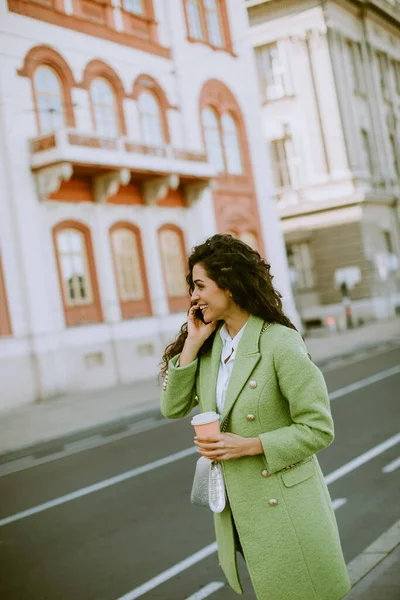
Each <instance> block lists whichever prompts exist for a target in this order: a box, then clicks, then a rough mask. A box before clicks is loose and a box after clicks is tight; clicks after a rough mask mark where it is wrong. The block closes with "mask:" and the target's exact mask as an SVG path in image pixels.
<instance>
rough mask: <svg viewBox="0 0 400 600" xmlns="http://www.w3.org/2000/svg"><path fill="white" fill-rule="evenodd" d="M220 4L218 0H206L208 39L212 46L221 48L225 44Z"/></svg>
mask: <svg viewBox="0 0 400 600" xmlns="http://www.w3.org/2000/svg"><path fill="white" fill-rule="evenodd" d="M218 4H219V2H218V0H204V10H205V14H206V22H207V30H208V41H209V42H210V44H211V45H212V46H216V47H217V48H220V47H222V46H224V39H223V37H222V30H221V23H220V16H219V6H218Z"/></svg>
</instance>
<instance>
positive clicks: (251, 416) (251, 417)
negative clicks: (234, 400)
mask: <svg viewBox="0 0 400 600" xmlns="http://www.w3.org/2000/svg"><path fill="white" fill-rule="evenodd" d="M246 419H247V420H248V421H254V420H255V416H254V415H247V417H246Z"/></svg>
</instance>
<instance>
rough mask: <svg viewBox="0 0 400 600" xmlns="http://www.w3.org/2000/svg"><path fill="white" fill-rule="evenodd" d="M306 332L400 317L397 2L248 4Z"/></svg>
mask: <svg viewBox="0 0 400 600" xmlns="http://www.w3.org/2000/svg"><path fill="white" fill-rule="evenodd" d="M246 5H247V9H248V13H249V19H250V25H251V37H252V43H253V46H254V49H255V57H256V63H257V70H258V76H259V84H260V86H259V87H260V93H261V101H262V112H263V129H264V135H265V138H266V140H267V142H268V145H269V147H270V151H271V156H272V159H273V170H274V179H275V188H276V189H275V193H276V197H277V201H278V205H279V214H280V217H281V220H282V227H283V231H284V236H285V242H286V247H287V251H288V257H289V262H292V268H293V272H294V275H295V280H296V290H297V294H296V297H297V303H298V308H299V311H300V313H301V316H302V317H303V320H304V322H305V324H306V325H307V324H310V325H312V324H314V325H317V324H318V323H324V322H325V321H326V319H327V318H329V317H331V319H330V321H332V318H335V319H337V320H338V321H339V322H340V324H341V325H342V326H343V320H344V307H343V304H342V302H343V300H342V298H343V295H344V296H346V293H344V294H343V292H345V291H346V290H344V289H343V287H342V289H341V286H342V285H343V283H346V285H347V288H348V289H347V291H348V295H349V296H350V299H351V304H352V312H353V321H356V322H357V321H358V320H359V319H363V320H365V319H370V318H377V317H378V318H379V317H385V316H387V315H391V314H394V313H395V312H398V311H399V310H400V269H399V256H400V226H399V224H400V208H399V202H400V2H398V1H395V0H390V1H389V0H376V1H374V0H371V1H370V0H326V1H324V0H321V1H317V2H315V1H314V0H297V1H296V2H294V1H292V0H279V1H278V0H247V2H246Z"/></svg>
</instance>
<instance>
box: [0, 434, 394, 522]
mask: <svg viewBox="0 0 400 600" xmlns="http://www.w3.org/2000/svg"><path fill="white" fill-rule="evenodd" d="M399 442H400V433H398V434H396V435H394V436H393V437H391V438H389V439H388V440H386V441H385V442H382V443H381V444H378V445H377V446H375V447H374V448H371V450H368V452H365V453H364V454H361V455H360V456H358V457H357V458H355V459H354V460H351V461H350V462H348V463H346V464H345V465H343V466H342V467H340V468H339V469H336V471H333V472H332V473H330V474H329V475H327V476H326V477H325V481H326V483H327V485H329V484H330V483H333V482H334V481H336V480H337V479H340V478H341V477H343V476H344V475H347V474H348V473H351V471H354V469H357V468H358V467H360V466H361V465H363V464H365V463H366V462H368V461H369V460H372V459H373V458H375V457H376V456H378V455H379V454H382V452H385V451H386V450H388V449H389V448H392V447H393V446H395V445H396V444H398V443H399ZM195 453H197V447H196V446H195V447H193V448H187V449H186V450H182V451H181V452H177V453H176V454H170V455H169V456H166V457H165V458H160V459H159V460H155V461H154V462H152V463H149V464H147V465H143V466H141V467H137V468H136V469H132V470H131V471H126V472H125V473H121V474H120V475H115V476H114V477H110V478H109V479H104V480H103V481H99V482H98V483H95V484H93V485H89V486H88V487H85V488H81V489H80V490H76V491H75V492H71V493H70V494H66V495H65V496H60V497H59V498H55V499H54V500H50V501H49V502H44V503H43V504H38V505H37V506H34V507H32V508H28V509H27V510H24V511H22V512H19V513H15V514H14V515H10V516H9V517H5V518H3V519H0V527H3V526H4V525H9V524H10V523H14V522H15V521H20V520H21V519H25V518H26V517H31V516H32V515H35V514H37V513H40V512H43V511H45V510H48V509H49V508H54V507H55V506H59V505H60V504H65V503H66V502H70V501H71V500H76V499H78V498H82V497H83V496H88V495H89V494H93V493H94V492H98V491H99V490H103V489H105V488H107V487H110V486H112V485H116V484H117V483H121V482H123V481H126V480H127V479H131V478H132V477H136V476H138V475H142V473H147V472H148V471H152V470H153V469H158V467H163V466H164V465H168V464H169V463H172V462H175V461H176V460H180V459H181V458H186V457H187V456H190V455H191V454H195Z"/></svg>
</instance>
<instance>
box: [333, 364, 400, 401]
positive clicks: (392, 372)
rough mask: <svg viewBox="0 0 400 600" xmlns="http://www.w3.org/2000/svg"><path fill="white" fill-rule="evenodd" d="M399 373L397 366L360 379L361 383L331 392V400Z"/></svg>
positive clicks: (399, 369)
mask: <svg viewBox="0 0 400 600" xmlns="http://www.w3.org/2000/svg"><path fill="white" fill-rule="evenodd" d="M398 373H400V365H396V366H395V367H391V368H390V369H386V370H385V371H381V372H380V373H376V374H375V375H371V376H370V377H366V378H365V379H360V380H359V381H355V382H354V383H351V384H350V385H345V386H344V387H342V388H339V389H338V390H335V391H334V392H330V394H329V400H335V399H336V398H340V397H341V396H345V395H346V394H350V393H351V392H356V391H357V390H361V389H362V388H364V387H367V386H368V385H371V384H372V383H377V382H378V381H382V379H386V378H387V377H391V376H392V375H397V374H398Z"/></svg>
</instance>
